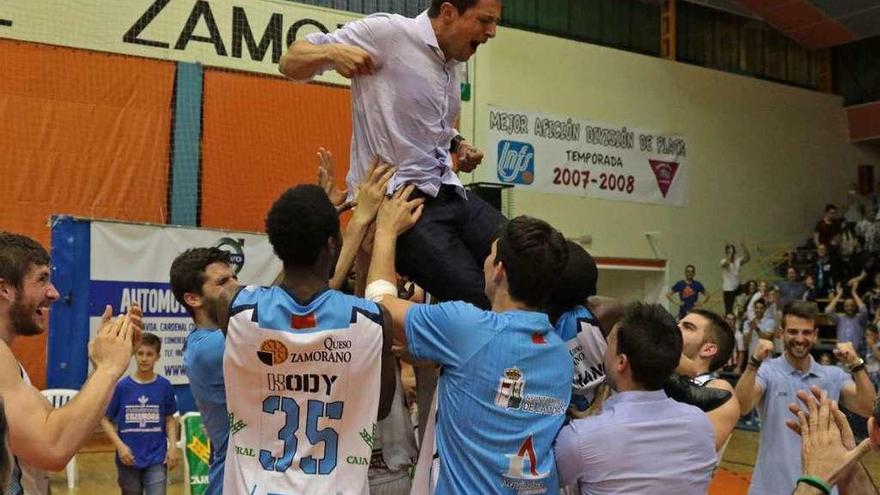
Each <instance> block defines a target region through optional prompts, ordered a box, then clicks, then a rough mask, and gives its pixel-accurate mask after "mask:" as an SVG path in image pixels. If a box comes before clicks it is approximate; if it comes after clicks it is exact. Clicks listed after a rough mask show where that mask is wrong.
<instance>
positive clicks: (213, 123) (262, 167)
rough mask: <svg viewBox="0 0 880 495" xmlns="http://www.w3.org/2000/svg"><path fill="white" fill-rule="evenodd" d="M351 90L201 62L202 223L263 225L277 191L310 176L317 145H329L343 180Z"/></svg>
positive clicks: (244, 227) (258, 228) (239, 226)
mask: <svg viewBox="0 0 880 495" xmlns="http://www.w3.org/2000/svg"><path fill="white" fill-rule="evenodd" d="M349 94H350V91H349V89H348V88H340V87H335V86H325V85H317V84H301V83H295V82H292V81H288V80H285V79H282V78H280V77H278V78H272V77H265V76H254V75H247V74H242V73H237V72H226V71H219V70H206V71H205V90H204V110H203V112H204V117H203V121H204V127H203V138H202V203H201V225H202V226H203V227H216V228H227V229H236V230H246V231H257V232H262V231H264V230H265V226H264V223H265V222H264V221H265V218H266V213H267V211H268V209H269V207H270V206H271V204H272V202H273V201H274V200H275V199H276V198H277V197H278V196H279V195H280V194H281V193H282V192H283V191H285V190H286V189H287V188H289V187H292V186H294V185H296V184H301V183H314V182H315V178H316V172H317V160H316V158H315V154H316V153H317V151H318V148H319V147H321V146H323V147H325V148H327V149H329V150H330V151H331V152H332V153H333V156H334V158H335V163H336V180H337V182H338V183H339V184H340V186H341V187H344V183H345V175H346V173H347V171H348V160H349V146H350V140H351V106H350V102H349Z"/></svg>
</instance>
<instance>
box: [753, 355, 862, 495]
mask: <svg viewBox="0 0 880 495" xmlns="http://www.w3.org/2000/svg"><path fill="white" fill-rule="evenodd" d="M756 383H757V384H758V385H760V386H761V387H762V388H763V389H764V395H763V396H762V397H761V401H760V402H759V403H758V407H757V410H758V414H759V416H760V417H761V442H760V445H759V447H758V461H757V462H756V463H755V472H754V473H753V474H752V484H751V486H750V487H749V495H779V494H786V493H791V492H792V491H794V488H795V482H796V481H797V479H798V478H799V477H800V476H801V475H802V474H803V471H802V467H801V437H800V436H798V434H797V433H794V432H793V431H791V430H789V429H788V427H787V426H785V420H787V419H793V418H794V415H793V414H791V411H789V410H788V405H789V404H791V403H792V402H794V403H800V401H799V400H798V398H797V395H796V394H797V391H798V390H807V391H809V389H810V387H811V386H813V385H816V386H818V387H819V388H821V389H823V390H825V391H826V392H827V393H828V397H829V398H830V399H831V400H840V393H841V391H842V390H843V387H844V386H846V385H848V384H850V383H854V382H853V381H852V378H851V377H850V376H849V375H848V374H847V373H846V372H844V371H843V370H842V369H840V368H838V367H836V366H823V365H821V364H819V363H817V362H816V361H815V360H813V358H810V370H809V371H808V372H807V373H806V374H804V373H801V372H800V371H799V370H796V369H794V368H793V367H792V366H791V364H789V363H788V361H787V360H786V359H785V356H784V355H783V356H780V357H778V358H775V359H770V360H768V361H766V362H764V364H763V365H762V366H761V367H760V368H758V377H757V381H756Z"/></svg>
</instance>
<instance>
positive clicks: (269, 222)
mask: <svg viewBox="0 0 880 495" xmlns="http://www.w3.org/2000/svg"><path fill="white" fill-rule="evenodd" d="M266 233H267V234H269V243H271V244H272V248H273V249H274V250H275V254H276V255H278V257H279V258H281V262H282V263H284V266H285V267H290V266H309V265H313V264H314V263H315V261H317V259H318V256H319V255H320V254H321V250H322V249H324V246H326V245H327V239H329V238H331V237H332V238H334V239H339V217H338V216H337V214H336V208H334V207H333V204H331V203H330V198H328V197H327V193H325V192H324V190H323V189H321V188H320V187H318V186H316V185H313V184H301V185H298V186H296V187H292V188H290V189H288V190H287V191H285V192H284V193H283V194H282V195H281V197H279V198H278V199H277V200H275V203H273V204H272V208H270V209H269V214H268V215H267V216H266Z"/></svg>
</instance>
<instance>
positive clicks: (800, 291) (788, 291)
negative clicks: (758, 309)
mask: <svg viewBox="0 0 880 495" xmlns="http://www.w3.org/2000/svg"><path fill="white" fill-rule="evenodd" d="M776 287H777V288H778V289H779V303H778V304H779V306H780V307H785V305H786V304H788V303H789V302H791V301H797V300H800V299H803V297H804V293H805V292H807V288H806V287H805V286H804V284H803V283H801V281H800V280H798V271H797V268H795V267H793V266H790V267H788V270H786V271H785V280H783V281H781V282H777V283H776Z"/></svg>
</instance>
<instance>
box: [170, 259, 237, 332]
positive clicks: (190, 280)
mask: <svg viewBox="0 0 880 495" xmlns="http://www.w3.org/2000/svg"><path fill="white" fill-rule="evenodd" d="M218 262H219V263H226V264H227V265H230V264H231V262H230V260H229V252H228V251H224V250H222V249H219V248H215V247H199V248H192V249H187V250H186V251H184V252H182V253H180V254H179V255H177V258H174V261H173V262H171V269H170V270H169V276H170V278H171V292H172V293H173V294H174V298H175V299H177V302H179V303H180V305H181V306H183V307H184V308H186V310H187V312H189V314H190V316H195V313H194V312H193V309H192V308H191V307H190V305H189V304H187V303H186V301H185V300H184V298H183V296H184V294H186V293H187V292H191V293H193V294H198V295H200V296H201V295H203V294H202V286H203V285H205V280H206V279H207V277H206V276H205V269H206V268H208V265H210V264H211V263H218Z"/></svg>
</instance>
